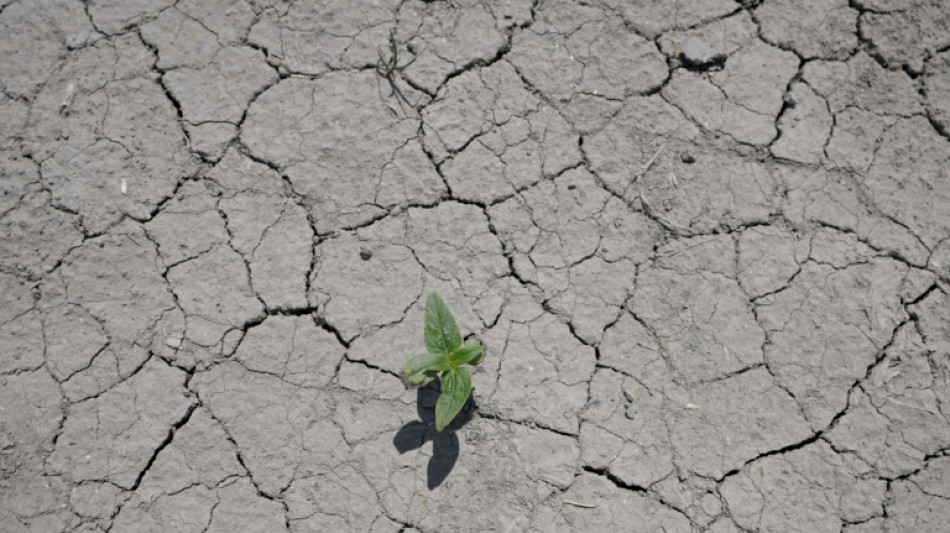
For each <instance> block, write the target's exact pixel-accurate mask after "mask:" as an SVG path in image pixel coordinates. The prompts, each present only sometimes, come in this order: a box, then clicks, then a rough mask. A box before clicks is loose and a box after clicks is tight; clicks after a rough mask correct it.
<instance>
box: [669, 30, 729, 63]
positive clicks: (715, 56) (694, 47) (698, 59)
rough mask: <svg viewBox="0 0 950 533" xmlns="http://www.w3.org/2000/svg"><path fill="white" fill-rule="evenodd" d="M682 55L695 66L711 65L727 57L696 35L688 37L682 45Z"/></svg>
mask: <svg viewBox="0 0 950 533" xmlns="http://www.w3.org/2000/svg"><path fill="white" fill-rule="evenodd" d="M680 57H681V58H682V59H683V60H684V61H686V63H687V64H689V65H690V66H693V67H699V68H702V67H709V66H711V65H713V64H715V63H718V62H722V61H723V60H724V59H725V56H723V55H722V54H721V53H719V52H717V51H715V50H713V48H712V47H711V46H709V45H708V44H706V42H705V41H701V40H700V39H697V38H696V37H690V38H689V39H686V42H684V43H683V44H682V46H680Z"/></svg>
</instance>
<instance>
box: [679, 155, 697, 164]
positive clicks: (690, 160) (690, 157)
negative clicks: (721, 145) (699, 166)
mask: <svg viewBox="0 0 950 533" xmlns="http://www.w3.org/2000/svg"><path fill="white" fill-rule="evenodd" d="M680 161H682V162H684V163H686V164H687V165H692V164H693V163H695V162H696V158H695V157H693V155H692V154H690V153H689V152H683V153H682V154H680Z"/></svg>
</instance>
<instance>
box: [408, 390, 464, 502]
mask: <svg viewBox="0 0 950 533" xmlns="http://www.w3.org/2000/svg"><path fill="white" fill-rule="evenodd" d="M438 398H439V390H438V389H437V388H435V386H434V385H428V386H425V387H420V388H419V389H418V393H417V396H416V409H417V410H418V413H419V418H420V420H416V421H413V422H409V423H408V424H406V425H405V426H403V427H402V428H400V429H399V431H397V432H396V436H395V437H393V445H394V446H395V447H396V450H397V451H398V452H399V454H400V455H402V454H404V453H406V452H409V451H412V450H418V449H419V448H422V446H423V445H424V444H425V443H427V442H429V441H432V457H431V458H430V459H429V467H428V469H427V472H426V478H427V484H428V487H429V490H433V489H435V488H436V487H438V486H439V485H441V484H442V482H443V481H445V479H446V478H447V477H449V474H450V473H451V472H452V469H453V468H455V463H456V462H457V461H458V458H459V449H460V448H459V438H458V435H457V434H456V432H457V431H458V430H459V429H460V428H462V426H464V425H465V424H467V423H468V421H469V420H471V419H472V416H473V415H474V414H475V409H476V407H475V403H474V401H473V400H472V398H473V396H469V398H468V400H467V401H466V402H465V405H464V406H463V407H462V410H461V411H460V412H459V414H458V416H456V417H455V420H453V421H452V423H451V424H449V425H448V426H447V427H446V428H444V429H443V430H442V432H441V433H440V432H438V431H436V429H435V402H436V400H438Z"/></svg>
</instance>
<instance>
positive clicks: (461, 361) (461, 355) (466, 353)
mask: <svg viewBox="0 0 950 533" xmlns="http://www.w3.org/2000/svg"><path fill="white" fill-rule="evenodd" d="M481 360H482V345H481V344H478V341H476V340H474V339H472V340H470V341H467V342H466V343H465V346H462V347H461V348H459V349H458V350H455V351H454V352H452V353H450V354H449V367H451V368H453V369H455V368H458V367H460V366H462V365H476V364H478V362H479V361H481Z"/></svg>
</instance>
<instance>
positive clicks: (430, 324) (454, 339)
mask: <svg viewBox="0 0 950 533" xmlns="http://www.w3.org/2000/svg"><path fill="white" fill-rule="evenodd" d="M425 342H426V350H427V351H428V353H424V354H422V355H417V356H416V357H413V358H412V359H410V360H409V361H408V362H407V363H406V365H405V366H403V367H402V373H403V374H404V375H405V376H406V379H408V380H409V383H412V384H413V385H419V386H424V385H427V384H429V382H431V381H432V380H433V379H435V378H436V376H440V378H441V381H442V393H441V394H440V395H439V399H438V401H436V403H435V429H436V431H442V429H444V428H445V426H447V425H449V423H451V422H452V420H453V419H454V418H455V416H456V415H458V414H459V411H461V410H462V406H463V405H465V402H466V401H467V400H468V395H469V394H470V393H471V392H472V374H471V373H469V371H468V369H467V368H465V366H463V365H477V364H478V363H479V362H481V360H482V351H483V349H482V345H481V344H479V343H478V341H476V340H475V339H469V340H468V341H466V342H465V344H462V335H461V333H459V328H458V326H456V325H455V318H454V317H452V312H451V311H449V308H448V307H446V306H445V303H444V302H443V301H442V298H441V297H439V295H438V294H437V293H435V292H431V293H429V297H428V298H427V299H426V324H425Z"/></svg>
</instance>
